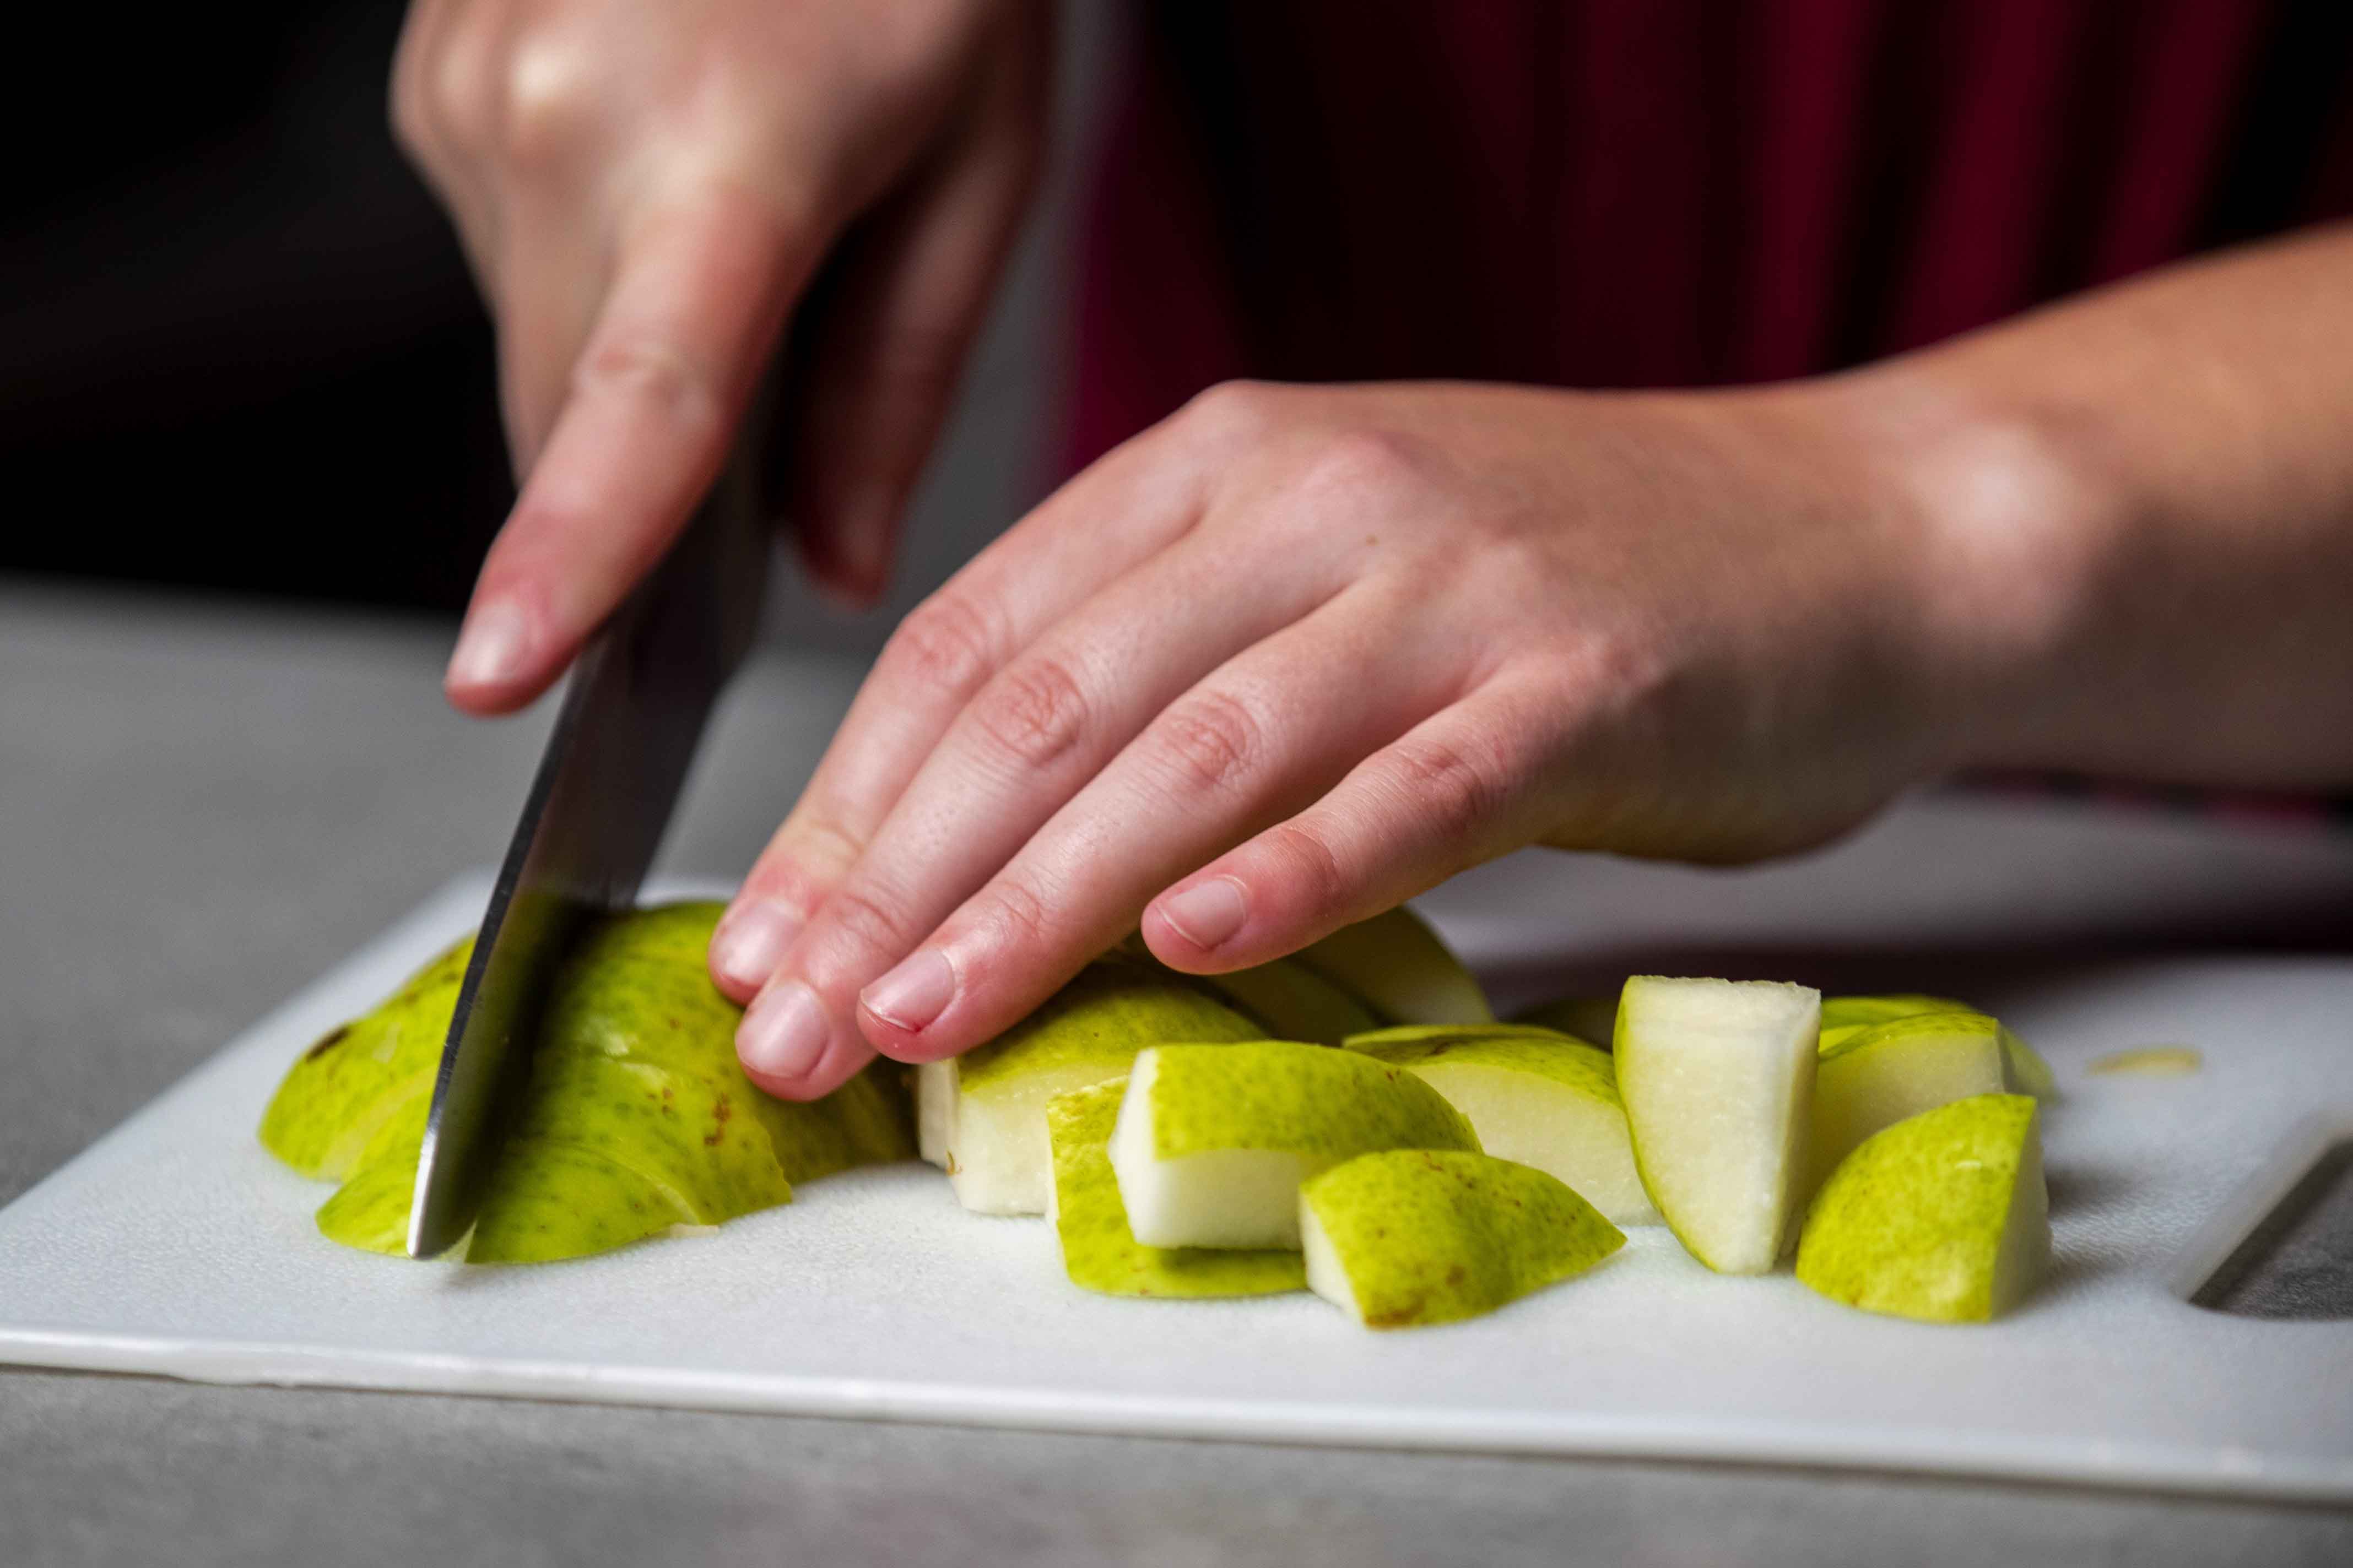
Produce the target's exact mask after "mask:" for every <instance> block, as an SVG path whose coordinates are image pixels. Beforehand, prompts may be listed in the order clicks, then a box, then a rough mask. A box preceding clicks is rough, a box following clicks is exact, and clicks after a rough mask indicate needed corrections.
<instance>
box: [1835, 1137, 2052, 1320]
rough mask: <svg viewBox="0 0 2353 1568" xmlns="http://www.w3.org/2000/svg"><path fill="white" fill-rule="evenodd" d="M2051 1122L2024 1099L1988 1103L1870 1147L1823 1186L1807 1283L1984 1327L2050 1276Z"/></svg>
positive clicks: (1869, 1302) (1886, 1309)
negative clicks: (2045, 1137) (2044, 1128)
mask: <svg viewBox="0 0 2353 1568" xmlns="http://www.w3.org/2000/svg"><path fill="white" fill-rule="evenodd" d="M2040 1121H2041V1116H2040V1112H2039V1110H2038V1109H2037V1107H2036V1104H2035V1101H2034V1099H2033V1097H2032V1096H2031V1095H2023V1094H1981V1095H1977V1096H1973V1097H1972V1098H1970V1099H1968V1100H1954V1101H1953V1102H1951V1103H1950V1104H1948V1105H1940V1106H1938V1107H1937V1108H1936V1110H1927V1111H1923V1112H1922V1113H1921V1114H1919V1115H1918V1116H1915V1117H1912V1118H1910V1119H1909V1120H1907V1121H1899V1122H1897V1123H1896V1124H1895V1125H1894V1126H1893V1127H1889V1128H1885V1129H1883V1130H1882V1131H1879V1132H1877V1133H1874V1134H1873V1135H1872V1136H1871V1137H1870V1138H1867V1139H1865V1140H1864V1141H1863V1142H1862V1146H1861V1147H1859V1148H1858V1149H1856V1150H1855V1152H1853V1153H1852V1154H1850V1155H1848V1156H1847V1158H1846V1160H1845V1162H1844V1163H1841V1165H1840V1166H1839V1168H1838V1169H1837V1170H1836V1171H1835V1172H1833V1173H1831V1179H1830V1180H1829V1181H1828V1182H1827V1183H1825V1184H1823V1187H1822V1190H1821V1194H1820V1196H1818V1197H1816V1198H1815V1200H1814V1204H1813V1207H1812V1208H1811V1209H1810V1210H1809V1211H1808V1213H1807V1215H1806V1228H1805V1235H1804V1237H1802V1238H1801V1239H1800V1240H1799V1244H1798V1279H1799V1281H1800V1282H1801V1283H1803V1284H1805V1285H1806V1286H1807V1287H1809V1288H1810V1289H1813V1290H1815V1291H1818V1292H1820V1294H1822V1295H1824V1296H1828V1297H1830V1298H1831V1300H1836V1301H1842V1302H1844V1303H1846V1304H1847V1305H1848V1306H1851V1307H1860V1308H1862V1310H1865V1311H1870V1312H1883V1313H1887V1314H1889V1315H1891V1316H1894V1317H1903V1318H1916V1319H1919V1320H1921V1321H1926V1322H1942V1323H1964V1322H1983V1321H1988V1320H1989V1319H1992V1318H1996V1317H1999V1316H2000V1315H2001V1314H2002V1313H2004V1312H2007V1311H2009V1310H2010V1309H2011V1308H2013V1307H2015V1306H2016V1305H2017V1304H2018V1303H2019V1302H2020V1301H2021V1300H2024V1299H2025V1298H2026V1296H2027V1295H2028V1294H2030V1293H2031V1291H2032V1290H2033V1289H2034V1288H2035V1286H2036V1285H2037V1284H2039V1283H2040V1282H2041V1280H2042V1277H2043V1275H2044V1274H2045V1273H2046V1272H2047V1271H2048V1269H2049V1267H2050V1258H2051V1221H2050V1197H2049V1194H2048V1193H2047V1191H2046V1190H2045V1188H2044V1185H2043V1177H2042V1135H2041V1131H2040Z"/></svg>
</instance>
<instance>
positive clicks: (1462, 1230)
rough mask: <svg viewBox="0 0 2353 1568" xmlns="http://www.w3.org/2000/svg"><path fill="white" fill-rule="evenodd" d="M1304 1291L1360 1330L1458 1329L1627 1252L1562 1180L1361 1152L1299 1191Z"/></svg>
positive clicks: (1482, 1162) (1463, 1156)
mask: <svg viewBox="0 0 2353 1568" xmlns="http://www.w3.org/2000/svg"><path fill="white" fill-rule="evenodd" d="M1299 1208H1300V1221H1299V1225H1300V1236H1301V1238H1302V1242H1303V1247H1304V1256H1305V1260H1306V1268H1307V1283H1308V1288H1309V1289H1312V1290H1314V1292H1315V1293H1316V1294H1317V1295H1319V1296H1321V1297H1323V1298H1324V1300H1327V1301H1330V1302H1331V1303H1332V1304H1333V1305H1335V1306H1336V1307H1338V1308H1339V1309H1340V1310H1343V1311H1345V1312H1346V1313H1348V1314H1349V1315H1350V1316H1352V1317H1354V1318H1355V1319H1356V1321H1358V1322H1360V1323H1362V1324H1364V1325H1365V1326H1366V1328H1373V1329H1401V1328H1409V1327H1418V1326H1420V1325H1424V1324H1430V1323H1448V1322H1454V1321H1459V1320H1461V1319H1463V1318H1475V1317H1477V1316H1479V1315H1481V1314H1482V1313H1485V1312H1492V1311H1493V1310H1495V1309H1496V1308H1498V1307H1501V1306H1504V1305H1505V1304H1506V1303H1508V1302H1512V1301H1515V1300H1519V1299H1520V1298H1521V1297H1523V1296H1525V1295H1527V1294H1528V1293H1529V1292H1531V1291H1534V1290H1538V1289H1543V1288H1544V1287H1545V1286H1546V1285H1550V1284H1553V1283H1555V1282H1556V1281H1558V1280H1562V1279H1568V1278H1569V1277H1570V1276H1572V1275H1577V1274H1582V1273H1584V1272H1585V1271H1586V1270H1587V1269H1588V1268H1592V1267H1593V1266H1594V1265H1595V1264H1597V1263H1599V1262H1600V1261H1601V1260H1602V1259H1603V1258H1607V1257H1609V1255H1610V1254H1611V1253H1613V1252H1616V1251H1617V1250H1618V1249H1619V1248H1620V1247H1623V1246H1624V1245H1625V1244H1626V1237H1625V1236H1624V1235H1623V1233H1621V1232H1620V1230H1619V1229H1618V1227H1617V1226H1614V1225H1611V1224H1610V1223H1609V1221H1608V1220H1607V1219H1604V1218H1603V1217H1602V1216H1601V1215H1600V1214H1599V1212H1598V1211H1596V1210H1595V1209H1594V1207H1593V1205H1590V1204H1588V1203H1587V1202H1586V1201H1585V1200H1584V1199H1583V1198H1581V1197H1579V1196H1577V1194H1576V1193H1575V1192H1574V1191H1572V1190H1571V1189H1570V1188H1569V1187H1568V1186H1567V1184H1565V1183H1562V1182H1560V1181H1558V1180H1556V1179H1555V1178H1554V1177H1551V1176H1548V1175H1546V1173H1544V1172H1542V1171H1538V1170H1535V1169H1532V1168H1531V1167H1529V1166H1526V1165H1520V1164H1514V1163H1512V1162H1511V1161H1509V1160H1499V1159H1496V1158H1495V1157H1494V1156H1493V1155H1490V1154H1472V1153H1465V1152H1454V1151H1439V1150H1428V1149H1403V1150H1394V1151H1390V1152H1384V1153H1377V1154H1365V1155H1360V1156H1358V1157H1357V1158H1356V1159H1354V1160H1350V1161H1348V1162H1346V1163H1345V1164H1340V1165H1335V1166H1334V1167H1333V1168H1332V1169H1331V1170H1328V1171H1326V1172H1324V1173H1323V1174H1321V1175H1319V1176H1316V1177H1314V1179H1313V1180H1311V1181H1309V1182H1308V1183H1307V1184H1305V1185H1304V1186H1303V1187H1301V1188H1300V1189H1299Z"/></svg>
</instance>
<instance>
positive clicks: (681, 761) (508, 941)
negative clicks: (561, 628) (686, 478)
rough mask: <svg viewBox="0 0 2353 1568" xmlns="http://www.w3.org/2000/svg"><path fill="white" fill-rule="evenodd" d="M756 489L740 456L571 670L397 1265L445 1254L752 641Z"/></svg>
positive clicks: (759, 541) (471, 971)
mask: <svg viewBox="0 0 2353 1568" xmlns="http://www.w3.org/2000/svg"><path fill="white" fill-rule="evenodd" d="M766 570H767V549H766V542H765V537H764V532H763V530H762V529H761V528H760V526H759V523H758V520H757V517H756V513H755V508H754V475H753V472H752V469H751V467H750V464H749V463H748V461H745V460H741V459H739V460H738V461H737V462H735V463H734V464H733V465H732V466H731V467H730V468H729V470H728V472H727V473H726V474H725V475H724V476H723V478H722V479H721V480H720V482H719V485H718V486H717V488H716V489H714V490H713V491H712V496H711V498H710V500H707V501H705V502H704V504H703V506H702V510H701V511H700V512H698V513H697V514H696V516H695V519H694V521H692V522H691V524H690V525H689V526H688V528H687V530H686V531H685V532H684V533H683V534H681V536H680V538H679V540H678V542H677V543H676V544H675V545H673V546H672V547H671V550H670V554H669V555H668V556H667V557H665V558H664V559H663V561H662V563H661V564H660V565H659V566H658V567H657V568H656V569H655V571H654V573H653V574H652V575H651V576H649V578H647V579H646V581H645V582H643V583H642V584H639V585H638V589H637V591H636V592H635V593H633V594H632V595H630V596H629V598H628V600H627V601H626V602H625V603H624V604H623V605H621V607H620V608H619V609H618V610H617V611H615V612H614V614H613V616H612V618H611V619H610V620H609V621H607V623H606V624H605V626H604V627H603V628H602V629H601V630H599V631H598V633H597V634H596V637H594V638H593V639H591V640H590V642H589V643H588V645H587V647H586V648H585V649H584V650H583V651H582V653H581V655H580V658H579V659H578V661H577V662H576V663H575V665H574V667H573V670H572V675H571V679H570V683H569V684H568V685H567V686H566V687H565V692H564V700H563V707H562V708H561V709H560V710H558V712H557V714H556V719H555V729H554V732H553V733H552V734H551V735H549V737H548V741H547V750H546V752H545V753H544V754H543V756H542V757H541V759H540V763H539V773H538V774H537V776H536V777H535V778H534V779H533V782H532V786H531V794H530V795H529V796H528V797H526V799H525V801H524V803H523V809H522V821H521V822H520V823H518V824H517V825H516V827H515V832H514V838H513V840H512V842H511V843H510V844H509V845H508V847H507V855H506V860H505V862H504V864H503V865H501V868H500V869H499V877H498V881H497V883H496V884H495V885H494V886H493V887H492V889H491V901H490V906H489V908H488V909H487V910H485V911H484V912H483V915H482V924H481V931H480V935H479V936H478V937H477V938H476V940H475V943H474V952H473V956H472V958H471V960H470V962H469V963H468V964H467V966H466V977H465V980H464V982H463V983H462V984H461V985H460V987H459V992H458V1011H457V1015H456V1016H455V1017H454V1018H452V1020H451V1021H450V1025H449V1035H448V1042H447V1043H446V1044H445V1045H444V1046H443V1047H442V1048H441V1065H440V1069H439V1072H438V1074H437V1076H436V1077H435V1079H434V1081H433V1106H432V1110H431V1111H430V1113H429V1114H428V1116H427V1121H426V1123H425V1142H424V1147H423V1149H422V1151H421V1152H420V1153H419V1155H418V1157H417V1194H416V1198H415V1200H414V1204H413V1205H412V1207H411V1208H410V1210H409V1216H408V1253H409V1256H410V1257H412V1258H432V1257H436V1256H438V1255H439V1254H440V1253H443V1252H446V1251H448V1249H449V1247H452V1246H454V1245H456V1243H457V1242H458V1240H459V1238H460V1237H463V1236H464V1235H465V1234H466V1232H467V1230H468V1229H469V1228H470V1226H472V1225H473V1223H474V1217H475V1215H476V1214H477V1213H478V1212H479V1210H480V1205H481V1195H482V1187H483V1184H484V1183H485V1181H486V1180H487V1178H488V1176H489V1173H490V1168H491V1163H492V1161H493V1159H494V1157H495V1155H496V1154H497V1152H498V1145H499V1142H500V1140H501V1135H502V1131H503V1126H502V1116H501V1113H502V1111H503V1110H505V1109H506V1108H507V1106H508V1105H509V1104H510V1103H511V1101H512V1096H513V1094H514V1092H515V1091H516V1090H517V1089H519V1088H520V1087H521V1084H520V1079H522V1077H524V1076H526V1075H527V1074H528V1071H529V1068H530V1057H531V1052H530V1050H529V1048H528V1044H527V1042H528V1041H529V1039H530V1036H531V1029H532V1025H533V1019H534V1017H535V1015H536V1013H537V1010H538V1007H539V1005H540V1004H541V1002H542V1001H543V999H544V997H545V995H546V991H547V985H548V982H549V980H550V978H551V977H552V976H553V974H554V971H555V969H556V967H557V965H558V964H560V963H562V961H563V959H564V956H565V950H566V948H567V947H568V945H569V944H570V942H571V940H572V938H573V937H574V936H575V935H576V934H577V933H578V931H580V928H581V927H582V925H583V924H584V923H585V922H586V921H588V920H589V919H590V918H592V917H594V916H595V915H596V914H598V913H600V912H602V911H604V910H611V909H617V908H619V907H622V906H624V905H627V904H628V903H630V902H632V901H634V900H636V898H637V895H638V885H639V883H641V882H642V881H643V880H644V879H645V874H646V868H647V867H648V866H649V865H650V864H651V863H652V861H653V857H654V851H655V849H656V847H658V846H659V844H660V842H661V836H662V831H663V829H664V828H665V827H666V826H668V825H669V823H670V811H671V808H672V807H673V806H675V805H676V804H677V802H678V793H679V788H680V786H681V784H683V783H684V782H685V778H686V772H687V766H688V764H689V763H691V762H692V761H693V758H694V752H695V747H696V745H697V743H698V742H699V741H700V740H701V738H702V728H703V723H704V721H705V720H706V719H707V718H708V717H709V716H710V712H711V708H712V702H713V701H714V700H716V699H717V697H718V695H719V691H720V689H721V688H722V687H723V686H724V685H725V684H726V681H727V678H728V677H729V676H730V675H732V674H733V672H734V669H735V667H736V666H737V665H738V664H740V663H742V662H743V657H744V650H745V649H746V648H748V647H750V645H751V641H752V636H753V633H754V630H755V629H756V626H757V623H758V620H759V610H760V597H761V592H762V589H763V587H764V586H765V579H766Z"/></svg>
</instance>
